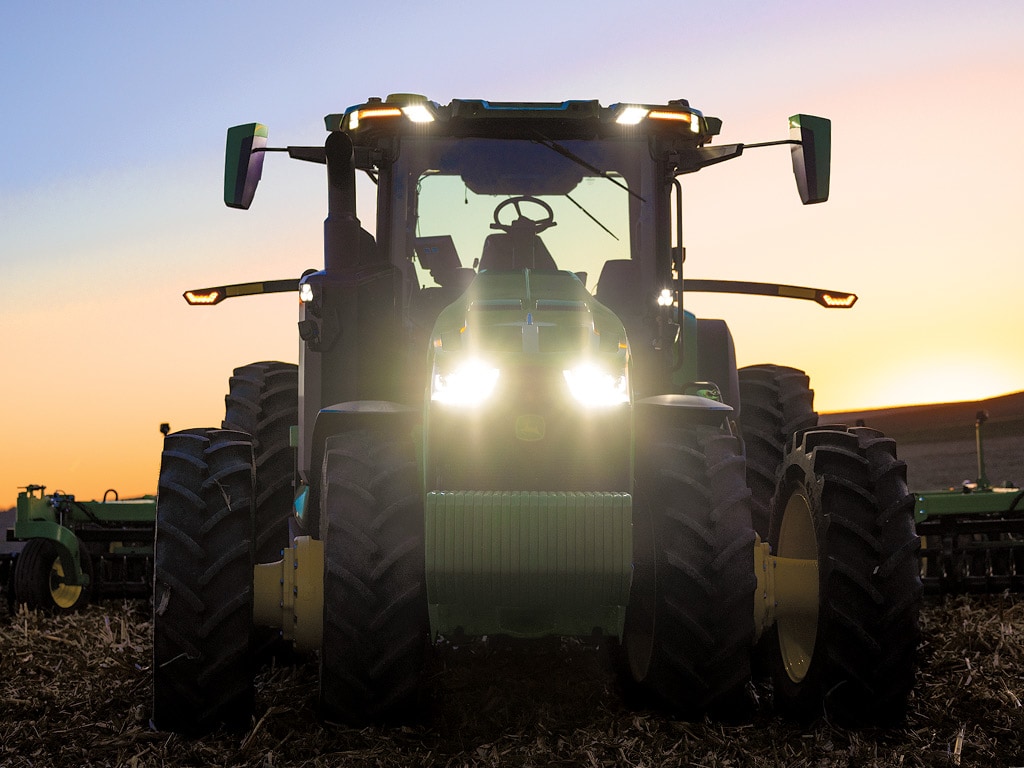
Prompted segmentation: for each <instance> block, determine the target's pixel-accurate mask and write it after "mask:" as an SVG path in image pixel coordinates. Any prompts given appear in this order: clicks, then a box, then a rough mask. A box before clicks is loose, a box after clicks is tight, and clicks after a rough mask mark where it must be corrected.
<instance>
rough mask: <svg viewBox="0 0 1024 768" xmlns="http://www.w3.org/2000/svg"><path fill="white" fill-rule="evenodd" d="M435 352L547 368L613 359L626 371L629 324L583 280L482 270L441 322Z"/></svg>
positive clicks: (564, 275) (552, 273)
mask: <svg viewBox="0 0 1024 768" xmlns="http://www.w3.org/2000/svg"><path fill="white" fill-rule="evenodd" d="M432 351H433V352H434V353H435V354H440V355H447V354H448V353H453V354H454V353H459V354H460V356H461V355H464V354H466V353H469V354H480V355H484V356H487V357H493V356H501V357H506V358H508V357H512V358H516V357H520V356H523V357H528V358H530V360H531V362H532V363H534V364H541V365H543V364H544V362H545V360H547V362H550V363H551V364H556V363H557V362H558V361H560V360H563V359H573V358H583V359H588V358H607V357H609V356H610V357H612V358H618V359H619V361H620V366H621V364H622V363H623V362H625V361H626V360H627V359H628V352H629V350H628V346H627V344H626V334H625V331H624V329H623V326H622V323H621V322H620V321H619V319H618V318H617V317H616V316H615V314H614V313H612V312H611V311H610V310H609V309H607V308H606V307H604V306H603V305H602V304H600V303H598V302H597V301H596V300H595V299H594V297H593V296H592V295H591V294H590V292H589V291H587V289H586V288H585V287H584V285H583V283H581V282H580V280H579V278H577V277H576V275H574V274H573V273H572V272H564V271H559V272H555V271H540V270H530V269H524V270H519V271H508V272H490V271H486V272H481V273H480V274H479V275H478V276H477V277H476V279H475V280H474V281H473V283H472V284H471V285H470V287H469V288H468V289H467V291H466V292H465V293H464V294H463V295H462V296H461V297H460V298H459V299H458V300H457V301H456V302H455V303H453V304H451V305H450V306H449V307H447V308H446V309H445V310H444V311H443V312H442V313H441V315H440V316H439V317H438V320H437V323H436V324H435V326H434V333H433V347H432ZM551 358H554V359H551ZM609 362H611V361H609Z"/></svg>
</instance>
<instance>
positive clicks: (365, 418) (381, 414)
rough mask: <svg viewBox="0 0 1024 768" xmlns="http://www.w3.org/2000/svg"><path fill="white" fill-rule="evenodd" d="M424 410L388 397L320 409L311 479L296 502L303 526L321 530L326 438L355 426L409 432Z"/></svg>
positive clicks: (296, 513)
mask: <svg viewBox="0 0 1024 768" xmlns="http://www.w3.org/2000/svg"><path fill="white" fill-rule="evenodd" d="M422 418H423V413H422V411H421V409H420V408H416V407H413V406H410V405H405V404H403V403H395V402H391V401H389V400H356V401H352V402H346V403H336V404H335V405H330V406H327V407H326V408H322V409H320V411H319V412H318V413H317V415H316V421H315V423H314V425H313V445H312V454H311V457H310V459H311V460H310V474H311V475H312V477H311V478H310V483H309V485H308V486H307V488H306V491H305V493H300V494H299V496H298V497H297V499H296V503H295V515H296V517H298V519H299V522H300V523H301V524H302V527H303V528H304V529H305V530H306V531H308V532H309V533H310V534H312V535H313V536H314V537H317V538H318V537H319V532H320V520H319V511H320V483H319V482H318V481H314V478H317V479H318V478H319V476H320V468H321V467H322V466H323V463H324V451H325V449H326V446H327V438H329V437H331V436H333V435H338V434H341V433H342V432H351V431H353V430H357V429H375V430H387V431H394V432H404V433H405V434H408V435H412V434H413V432H414V431H415V430H417V429H418V428H419V427H420V425H421V423H422Z"/></svg>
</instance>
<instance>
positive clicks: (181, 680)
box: [153, 429, 254, 735]
mask: <svg viewBox="0 0 1024 768" xmlns="http://www.w3.org/2000/svg"><path fill="white" fill-rule="evenodd" d="M253 484H254V479H253V459H252V444H251V443H250V442H249V440H248V435H244V434H242V433H239V432H230V431H225V430H217V429H198V430H191V431H187V432H177V433H175V434H172V435H168V436H167V437H166V438H165V440H164V451H163V456H162V460H161V464H160V481H159V501H158V503H157V522H156V539H155V553H154V559H155V568H154V595H153V721H154V724H155V725H156V727H157V728H159V729H160V730H167V731H175V732H178V733H184V734H188V735H199V734H202V733H207V732H209V731H212V730H214V729H215V728H217V727H218V726H220V725H222V724H224V725H227V726H228V727H230V728H241V727H244V726H246V725H247V724H248V723H249V720H250V716H251V714H252V711H253V700H254V689H253V679H252V673H251V669H250V659H249V637H250V634H251V632H252V609H253V585H252V568H253V561H252V517H251V515H252V511H251V510H252V501H253Z"/></svg>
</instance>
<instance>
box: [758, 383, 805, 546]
mask: <svg viewBox="0 0 1024 768" xmlns="http://www.w3.org/2000/svg"><path fill="white" fill-rule="evenodd" d="M739 390H740V403H741V405H740V435H741V436H742V437H743V443H744V446H745V450H746V458H747V485H748V486H749V487H750V491H751V494H752V498H751V504H752V511H751V514H752V517H753V523H754V530H755V531H757V534H758V535H759V536H760V537H761V538H762V539H767V538H768V525H769V518H770V517H771V505H772V497H773V496H774V495H775V488H776V484H777V482H778V476H779V470H780V469H781V468H782V461H783V459H784V458H785V453H786V444H787V443H788V442H789V439H790V438H791V437H792V436H793V435H794V434H796V433H797V432H799V431H800V430H803V429H810V428H811V427H815V426H817V424H818V414H817V412H816V411H815V410H814V390H812V389H811V388H810V379H809V378H808V376H807V374H805V373H804V372H803V371H801V370H798V369H796V368H787V367H785V366H781V365H751V366H747V367H745V368H740V370H739Z"/></svg>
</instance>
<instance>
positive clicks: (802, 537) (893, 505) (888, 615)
mask: <svg viewBox="0 0 1024 768" xmlns="http://www.w3.org/2000/svg"><path fill="white" fill-rule="evenodd" d="M913 511H914V497H913V496H912V495H911V494H910V492H909V491H908V490H907V483H906V464H905V463H904V462H902V461H899V460H897V458H896V449H895V442H894V441H893V440H891V439H889V438H886V437H884V436H883V435H882V433H881V432H877V431H876V430H873V429H866V428H854V429H843V428H835V427H834V428H823V429H818V430H809V431H807V432H805V433H803V434H802V435H799V436H798V438H797V441H796V445H795V447H794V448H793V450H792V451H791V452H790V454H789V456H788V457H787V459H786V464H785V466H784V469H783V474H782V479H781V481H780V485H779V491H778V494H777V495H776V498H775V503H774V506H773V514H772V523H771V531H770V534H769V542H770V544H771V548H772V552H773V553H775V554H777V555H779V556H780V557H804V558H807V557H816V559H817V561H818V610H817V611H816V613H815V615H813V616H812V615H807V614H805V615H803V616H798V617H790V618H788V619H782V618H780V619H779V620H778V621H777V622H776V624H775V627H774V629H773V638H774V642H773V653H772V664H773V680H774V689H775V700H776V703H777V704H778V705H779V707H780V708H781V709H783V710H784V711H787V712H789V713H790V714H792V715H795V716H796V717H798V718H800V719H802V720H809V719H813V718H815V717H818V716H821V715H825V716H828V717H829V718H833V719H835V720H837V721H840V722H844V723H849V724H855V725H861V724H865V725H866V724H877V725H893V724H896V723H898V722H899V721H900V720H902V718H903V717H904V715H905V712H906V705H907V697H908V696H909V694H910V691H911V689H912V688H913V685H914V676H915V665H916V651H917V644H918V638H919V628H918V614H919V612H920V607H921V594H922V590H921V576H920V566H919V563H918V555H917V550H918V546H919V543H918V537H917V534H916V532H915V529H914V516H913Z"/></svg>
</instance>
